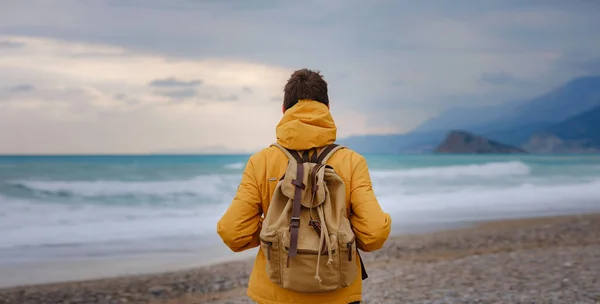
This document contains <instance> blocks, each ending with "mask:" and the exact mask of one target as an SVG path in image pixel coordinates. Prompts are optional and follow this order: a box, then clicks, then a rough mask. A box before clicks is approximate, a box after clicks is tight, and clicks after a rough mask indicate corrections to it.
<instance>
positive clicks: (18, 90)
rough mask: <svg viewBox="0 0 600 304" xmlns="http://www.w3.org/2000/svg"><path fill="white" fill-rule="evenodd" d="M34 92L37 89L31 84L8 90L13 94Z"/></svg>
mask: <svg viewBox="0 0 600 304" xmlns="http://www.w3.org/2000/svg"><path fill="white" fill-rule="evenodd" d="M33 90H35V87H34V86H33V85H30V84H20V85H16V86H12V87H10V88H8V91H9V92H11V93H22V92H31V91H33Z"/></svg>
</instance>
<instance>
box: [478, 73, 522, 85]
mask: <svg viewBox="0 0 600 304" xmlns="http://www.w3.org/2000/svg"><path fill="white" fill-rule="evenodd" d="M479 80H480V81H482V82H485V83H488V84H491V85H509V84H512V83H515V82H517V81H518V80H517V79H516V78H515V77H514V76H511V75H509V74H506V73H502V72H498V73H485V74H483V75H481V77H480V78H479Z"/></svg>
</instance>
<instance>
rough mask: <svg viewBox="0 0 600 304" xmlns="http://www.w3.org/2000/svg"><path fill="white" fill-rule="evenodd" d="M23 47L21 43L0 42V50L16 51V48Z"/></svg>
mask: <svg viewBox="0 0 600 304" xmlns="http://www.w3.org/2000/svg"><path fill="white" fill-rule="evenodd" d="M24 45H25V44H23V43H18V42H12V41H3V40H0V49H2V48H6V49H16V48H20V47H23V46H24Z"/></svg>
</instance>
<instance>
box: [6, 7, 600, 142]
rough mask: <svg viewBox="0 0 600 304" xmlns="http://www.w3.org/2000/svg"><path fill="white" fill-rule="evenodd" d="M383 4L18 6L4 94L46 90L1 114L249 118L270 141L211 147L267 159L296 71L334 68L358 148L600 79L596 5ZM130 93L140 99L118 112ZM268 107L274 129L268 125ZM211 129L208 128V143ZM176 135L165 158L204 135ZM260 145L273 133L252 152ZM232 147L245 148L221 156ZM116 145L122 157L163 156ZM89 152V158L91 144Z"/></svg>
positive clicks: (238, 136) (233, 128) (10, 17)
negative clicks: (364, 138)
mask: <svg viewBox="0 0 600 304" xmlns="http://www.w3.org/2000/svg"><path fill="white" fill-rule="evenodd" d="M377 4H378V5H372V4H371V3H370V2H365V1H358V0H350V1H344V2H342V1H338V0H334V1H316V0H312V1H305V2H294V1H261V2H260V3H258V2H248V1H234V0H231V1H183V0H173V1H168V2H165V1H158V0H148V1H133V0H124V1H113V0H104V1H76V0H64V1H61V6H56V5H53V4H52V2H47V1H42V0H32V1H20V2H18V3H17V2H15V3H14V4H12V5H11V13H10V14H3V16H2V18H0V41H1V42H3V43H4V44H5V46H9V47H2V46H1V45H0V83H2V86H3V87H11V86H18V85H20V84H24V83H26V84H31V85H33V86H35V88H36V90H34V91H32V92H26V93H27V94H24V93H22V95H24V96H22V98H23V99H20V102H16V99H15V97H14V96H12V97H11V99H10V101H11V102H8V103H7V102H3V103H2V104H3V105H2V107H3V108H2V111H3V113H8V112H10V111H13V110H14V111H16V109H17V107H19V108H18V109H19V111H26V110H25V109H24V107H29V108H27V113H28V114H24V113H25V112H19V113H20V114H18V115H21V116H20V117H21V120H23V121H25V120H26V118H27V119H30V121H31V122H35V121H40V120H34V118H33V117H34V116H35V115H34V114H33V113H34V112H35V111H40V112H39V113H44V112H42V111H47V110H50V109H48V108H44V109H43V110H42V108H40V107H42V105H43V102H42V101H44V100H46V99H45V95H44V94H50V95H52V94H57V93H56V92H54V91H53V90H57V88H60V87H70V88H87V89H90V90H93V91H94V92H97V94H98V96H97V97H94V98H91V100H93V102H89V101H88V97H89V96H88V97H85V94H84V95H83V96H81V95H80V96H79V97H76V95H77V94H70V95H69V96H65V98H67V99H69V101H64V102H58V101H56V100H55V101H53V103H54V104H56V105H55V106H53V108H52V109H51V110H52V113H55V114H56V115H54V114H53V116H52V117H53V119H55V120H60V117H62V116H61V115H64V117H71V116H72V115H73V114H72V113H73V111H74V109H76V108H75V107H74V106H73V105H79V107H83V106H82V105H87V107H86V111H82V110H81V109H80V110H79V112H78V115H79V116H80V117H81V116H82V115H85V117H97V116H98V115H104V114H106V113H110V112H109V111H114V112H115V113H121V114H119V115H126V114H124V113H129V114H127V115H130V116H129V119H125V117H127V116H123V118H122V120H119V121H116V119H115V121H113V122H112V123H116V124H121V125H122V126H125V124H126V123H125V122H129V124H131V125H135V126H146V122H145V121H143V120H144V119H149V120H153V121H155V122H156V123H158V124H160V123H164V124H167V123H179V121H180V120H178V119H177V118H176V117H178V116H179V115H182V113H184V114H186V115H187V114H188V113H190V118H189V122H185V123H184V122H181V123H182V124H184V125H186V127H189V128H193V129H194V130H195V132H196V133H198V132H200V133H202V132H208V131H211V130H214V129H215V128H214V127H213V126H211V125H209V126H205V125H202V124H201V123H199V122H196V121H198V120H201V119H204V120H206V119H207V115H209V114H207V113H212V114H211V115H217V113H224V112H220V111H233V112H235V113H243V111H246V110H247V111H250V112H249V113H252V115H258V116H261V115H266V116H265V117H264V118H263V117H260V119H256V118H254V120H253V121H260V123H259V124H258V125H256V126H254V125H253V123H250V125H253V127H255V128H253V129H248V128H246V127H245V126H244V125H242V124H240V123H239V122H240V121H241V120H240V119H239V117H238V116H237V115H239V116H241V115H242V114H236V115H234V114H231V113H229V112H227V114H226V117H227V118H230V119H232V121H229V122H228V123H230V124H231V125H230V127H228V128H218V129H219V132H220V133H219V134H220V136H218V137H216V138H217V139H207V142H206V143H205V144H206V145H220V144H234V145H245V144H249V145H256V146H260V145H261V144H263V143H269V142H270V141H271V140H272V128H271V127H269V124H274V123H276V120H277V118H278V117H279V116H278V115H280V107H279V106H278V105H277V103H281V101H282V89H283V84H284V83H285V81H286V80H287V78H288V77H289V73H290V72H291V71H292V70H294V69H297V68H303V67H308V68H314V69H319V70H321V71H322V72H323V74H324V75H325V78H326V80H327V81H328V83H329V90H330V100H331V104H332V110H333V111H334V112H335V113H336V115H337V116H339V119H340V120H341V121H345V122H340V124H341V125H343V126H344V127H343V128H340V134H347V133H344V132H346V131H345V130H347V129H351V130H352V133H363V132H379V131H381V132H384V131H385V132H392V131H394V132H406V131H407V130H410V129H411V128H413V127H414V126H415V125H417V124H418V123H419V120H424V119H427V117H430V116H431V115H435V114H436V113H438V112H440V111H442V110H444V109H446V108H451V107H454V106H456V105H463V106H474V105H482V104H492V103H501V102H506V101H512V100H518V99H522V98H525V97H530V96H533V95H536V94H540V93H543V92H545V91H546V90H548V89H550V88H553V87H556V86H557V85H559V84H560V83H562V82H564V81H566V80H568V79H570V78H572V77H577V76H583V75H586V74H590V73H599V72H600V71H599V69H598V65H597V62H598V57H597V56H598V55H597V54H598V53H600V40H598V39H597V33H596V30H595V29H596V28H598V27H599V26H600V19H598V18H597V11H598V8H600V6H599V5H598V2H597V1H567V2H564V1H554V0H552V1H519V0H506V1H469V0H456V1H444V0H432V1H427V2H426V3H425V2H416V1H391V0H390V1H387V0H383V1H378V2H377ZM156 20H161V21H162V22H156ZM356 20H370V21H369V22H356ZM114 33H119V34H118V35H114ZM153 84H154V85H153ZM40 88H46V89H43V90H41V89H40ZM51 88H54V89H51ZM87 89H86V90H87ZM52 92H54V93H52ZM2 94H4V93H2ZM119 94H124V96H127V97H126V98H115V97H116V96H119ZM25 95H27V98H25ZM20 98H21V97H20ZM76 98H83V99H84V100H83V101H82V100H77V99H76ZM13 101H15V102H13ZM128 101H129V102H128ZM133 101H135V102H133ZM166 105H168V107H165V106H166ZM7 107H13V108H11V109H10V111H9V109H8V108H7ZM207 108H210V109H211V111H213V112H210V111H208V110H207ZM259 108H260V109H261V110H262V111H266V112H264V113H270V114H262V113H263V112H257V111H255V110H254V109H259ZM36 109H37V110H36ZM152 109H161V110H160V111H162V112H160V113H161V114H160V115H163V116H164V117H165V118H164V120H161V119H156V117H154V116H153V115H155V113H154V112H153V110H152ZM250 109H252V110H250ZM267 109H268V110H267ZM271 109H273V110H271ZM271 111H272V112H271ZM60 113H62V114H60ZM94 113H96V114H94ZM97 113H104V114H97ZM139 113H145V114H143V115H142V114H139ZM151 113H152V114H151ZM0 115H4V114H0ZM15 115H17V114H15ZM32 115H33V116H32ZM40 115H41V114H40ZM106 115H108V114H106ZM247 115H249V114H247ZM344 117H345V118H344ZM349 117H351V118H349ZM359 117H360V119H359ZM39 118H40V117H37V116H36V119H39ZM42 118H43V117H42ZM211 118H212V117H211ZM90 119H92V118H90ZM120 119H121V118H120ZM43 120H44V119H42V121H43ZM353 120H355V121H364V122H365V124H364V125H361V127H360V128H362V129H360V130H359V129H357V128H358V127H354V126H353V125H352V123H351V122H352V121H353ZM0 121H2V120H0ZM53 121H54V120H53ZM106 121H109V120H106ZM183 121H184V120H183ZM214 123H216V124H224V123H225V121H224V120H223V119H221V120H216V121H214ZM0 124H1V123H0ZM38 124H41V122H40V123H38ZM100 126H101V125H98V128H100ZM0 127H2V125H0ZM127 127H131V128H134V127H133V126H127ZM163 127H164V126H163ZM201 127H206V128H207V129H206V130H202V131H198V130H199V128H201ZM30 128H33V127H30ZM105 128H107V129H110V128H112V127H110V126H107V125H105ZM0 129H2V128H0ZM134 129H135V128H134ZM164 129H165V130H170V132H179V133H177V135H175V136H173V135H172V134H171V133H168V134H167V133H165V135H164V137H165V139H163V140H164V142H160V144H164V145H171V146H176V145H182V146H189V145H187V144H186V145H183V143H182V141H183V139H182V138H183V137H184V136H188V138H191V137H193V136H195V135H194V133H191V132H189V131H187V133H186V131H182V130H179V129H176V130H175V127H165V128H164ZM82 132H83V131H82ZM89 132H90V134H95V133H94V132H100V131H97V130H96V129H94V130H91V129H90V130H89ZM106 132H108V131H106ZM165 132H166V131H165ZM227 132H230V133H227ZM256 132H266V133H265V134H262V135H260V136H261V137H258V138H257V139H256V141H255V142H250V141H248V142H246V139H247V138H254V135H255V133H256ZM117 133H118V132H117ZM129 135H130V136H132V134H129ZM221 135H222V136H221ZM115 136H117V137H118V136H121V135H119V134H118V135H115ZM179 136H181V138H180V137H179ZM107 138H108V137H107ZM221 138H228V139H231V140H230V141H228V142H227V143H216V142H214V141H218V140H220V139H221ZM104 140H109V139H104ZM110 140H111V142H112V143H113V144H115V145H113V146H114V147H115V149H116V147H121V148H122V149H125V147H126V148H127V149H141V148H142V147H146V148H148V149H150V148H151V147H150V146H147V145H146V144H141V143H138V146H130V145H129V144H128V143H127V141H124V143H122V144H121V143H117V142H114V140H117V139H114V140H113V139H110ZM119 140H120V139H119ZM89 141H90V140H87V141H86V140H83V141H82V143H87V144H89V145H92V143H90V142H89ZM175 141H176V142H175ZM155 142H156V141H155ZM5 143H6V144H8V143H12V144H14V141H13V142H10V141H6V142H5ZM116 144H119V145H121V146H118V145H116ZM155 144H158V143H155ZM1 145H2V143H1V142H0V150H1V149H2V146H1ZM149 145H150V144H149ZM63 146H64V147H65V149H66V148H68V145H66V146H65V145H63ZM29 148H32V147H29ZM79 148H81V147H79ZM121 148H120V149H121ZM232 148H237V147H232ZM244 148H245V147H244ZM150 150H154V149H150Z"/></svg>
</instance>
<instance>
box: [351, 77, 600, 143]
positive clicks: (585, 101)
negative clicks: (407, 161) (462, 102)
mask: <svg viewBox="0 0 600 304" xmlns="http://www.w3.org/2000/svg"><path fill="white" fill-rule="evenodd" d="M599 105H600V76H590V77H581V78H576V79H574V80H571V81H569V82H567V83H566V84H564V85H563V86H561V87H559V88H557V89H555V90H553V91H551V92H548V93H546V94H543V95H540V96H539V97H536V98H533V99H531V100H525V101H519V102H510V103H507V104H502V105H494V106H485V107H474V108H451V109H448V110H446V111H444V112H443V113H442V114H440V115H438V116H437V117H434V118H432V119H430V120H428V121H426V122H424V123H423V124H421V125H420V126H419V127H417V128H415V130H413V131H412V132H410V133H407V134H397V135H363V136H352V137H347V138H344V139H341V140H340V142H342V143H343V144H345V145H347V146H349V147H351V148H353V149H355V150H356V151H359V152H361V153H424V152H426V153H427V152H431V151H432V150H433V149H435V147H436V146H437V145H438V144H439V142H441V141H442V140H443V139H444V137H445V136H446V135H447V133H448V131H449V130H465V131H467V132H472V133H475V134H480V135H481V136H485V137H487V138H489V139H491V140H494V141H497V142H502V143H506V144H509V145H513V146H523V145H524V144H526V143H528V142H529V139H530V138H531V137H532V136H533V135H534V134H537V132H538V131H540V130H544V129H546V128H548V127H550V126H553V125H555V124H557V123H559V122H561V121H564V120H566V119H569V118H570V117H573V116H575V115H578V114H580V113H582V112H585V111H589V110H591V109H592V108H594V107H596V106H599Z"/></svg>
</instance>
